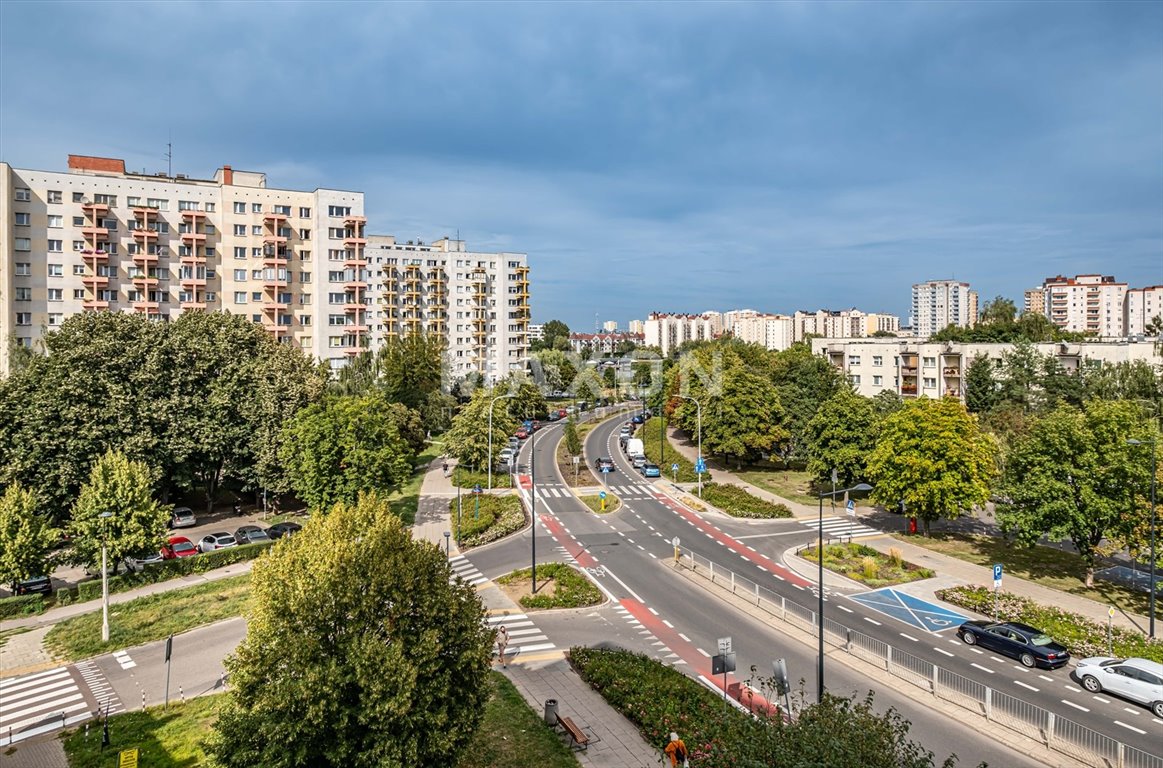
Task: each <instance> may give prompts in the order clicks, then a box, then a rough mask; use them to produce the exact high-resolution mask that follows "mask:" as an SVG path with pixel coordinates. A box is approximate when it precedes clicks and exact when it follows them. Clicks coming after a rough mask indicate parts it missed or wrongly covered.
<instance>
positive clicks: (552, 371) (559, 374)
mask: <svg viewBox="0 0 1163 768" xmlns="http://www.w3.org/2000/svg"><path fill="white" fill-rule="evenodd" d="M576 360H577V357H576V355H572V354H568V353H566V352H562V351H560V350H556V349H547V350H543V351H541V352H538V353H537V354H536V355H534V357H533V361H532V362H533V377H534V380H535V381H537V383H538V384H540V385H541V386H543V387H544V388H545V389H546V390H548V391H550V392H564V391H565V390H567V389H569V388H570V387H571V386H572V385H573V380H574V379H575V378H577V365H576V364H575V361H576Z"/></svg>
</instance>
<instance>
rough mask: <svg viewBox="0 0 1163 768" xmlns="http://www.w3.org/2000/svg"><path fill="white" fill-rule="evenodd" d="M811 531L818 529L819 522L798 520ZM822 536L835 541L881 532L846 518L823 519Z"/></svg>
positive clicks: (876, 534)
mask: <svg viewBox="0 0 1163 768" xmlns="http://www.w3.org/2000/svg"><path fill="white" fill-rule="evenodd" d="M800 522H801V523H802V524H803V525H805V526H807V527H808V528H811V529H812V530H813V531H818V530H819V529H820V522H819V521H818V520H814V519H806V520H800ZM823 529H824V536H825V537H826V538H836V539H859V538H861V537H863V536H879V535H880V534H882V533H883V531H878V530H876V529H875V528H869V527H868V526H867V525H864V524H863V523H859V522H857V521H856V520H855V519H853V518H848V517H825V518H824V520H823Z"/></svg>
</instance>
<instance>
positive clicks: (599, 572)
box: [586, 565, 606, 579]
mask: <svg viewBox="0 0 1163 768" xmlns="http://www.w3.org/2000/svg"><path fill="white" fill-rule="evenodd" d="M586 572H587V573H589V575H590V576H593V577H594V578H595V579H600V578H602V577H604V576H605V575H606V569H605V568H604V567H602V566H600V565H599V566H596V567H593V568H586Z"/></svg>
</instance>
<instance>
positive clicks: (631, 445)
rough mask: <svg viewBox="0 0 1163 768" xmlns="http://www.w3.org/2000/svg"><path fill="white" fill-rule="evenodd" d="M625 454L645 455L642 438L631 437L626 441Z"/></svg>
mask: <svg viewBox="0 0 1163 768" xmlns="http://www.w3.org/2000/svg"><path fill="white" fill-rule="evenodd" d="M626 455H627V456H645V455H646V451H645V448H644V446H643V445H642V440H641V439H640V438H637V437H631V438H630V439H629V440H627V441H626Z"/></svg>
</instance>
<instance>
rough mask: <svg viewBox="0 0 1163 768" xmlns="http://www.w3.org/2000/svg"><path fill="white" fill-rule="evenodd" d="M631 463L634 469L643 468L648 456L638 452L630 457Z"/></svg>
mask: <svg viewBox="0 0 1163 768" xmlns="http://www.w3.org/2000/svg"><path fill="white" fill-rule="evenodd" d="M630 465H631V466H632V467H634V469H642V468H643V467H645V466H646V457H645V456H643V455H642V454H640V453H638V454H635V455H633V456H631V457H630Z"/></svg>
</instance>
